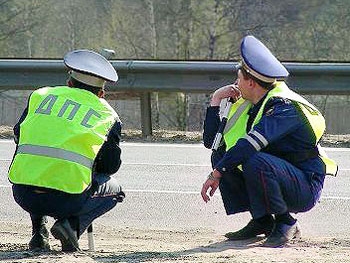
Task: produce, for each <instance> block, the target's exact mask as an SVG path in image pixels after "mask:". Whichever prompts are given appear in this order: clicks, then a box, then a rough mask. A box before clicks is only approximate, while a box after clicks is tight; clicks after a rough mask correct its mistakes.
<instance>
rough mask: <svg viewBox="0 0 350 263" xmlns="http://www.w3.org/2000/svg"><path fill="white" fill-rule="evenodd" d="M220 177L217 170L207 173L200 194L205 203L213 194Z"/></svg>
mask: <svg viewBox="0 0 350 263" xmlns="http://www.w3.org/2000/svg"><path fill="white" fill-rule="evenodd" d="M220 178H221V174H220V172H218V171H217V170H214V171H213V172H211V173H210V174H209V176H208V179H207V180H206V181H205V183H204V184H203V186H202V191H201V195H202V198H203V200H204V202H206V203H207V202H208V201H210V197H211V196H213V195H214V193H215V191H216V189H217V188H218V187H219V183H220ZM209 188H210V192H209V195H210V197H209V196H208V194H207V192H208V190H209Z"/></svg>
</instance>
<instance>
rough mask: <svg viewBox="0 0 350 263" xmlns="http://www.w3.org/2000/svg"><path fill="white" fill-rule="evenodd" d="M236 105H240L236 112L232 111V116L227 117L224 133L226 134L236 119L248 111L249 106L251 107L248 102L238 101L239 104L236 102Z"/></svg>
mask: <svg viewBox="0 0 350 263" xmlns="http://www.w3.org/2000/svg"><path fill="white" fill-rule="evenodd" d="M236 103H240V104H239V106H238V108H237V110H235V111H234V113H233V115H231V116H230V115H229V116H228V117H229V119H228V121H227V123H226V126H225V129H224V133H226V132H227V131H228V130H230V129H231V128H232V126H233V125H234V124H235V123H236V122H237V120H238V118H239V117H240V116H241V115H242V113H243V112H244V111H245V110H247V108H248V109H249V106H250V105H251V104H250V102H249V101H247V100H243V99H240V102H239V101H237V102H236ZM231 112H233V109H231Z"/></svg>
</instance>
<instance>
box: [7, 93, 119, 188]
mask: <svg viewBox="0 0 350 263" xmlns="http://www.w3.org/2000/svg"><path fill="white" fill-rule="evenodd" d="M115 121H119V118H118V115H117V113H116V112H115V111H114V110H113V108H112V107H111V106H110V105H109V104H108V103H107V102H106V101H105V100H104V99H100V98H98V97H97V96H96V95H94V94H93V93H91V92H89V91H86V90H83V89H76V88H70V87H66V86H59V87H45V88H41V89H38V90H36V91H34V92H33V93H32V94H31V96H30V99H29V103H28V114H27V116H26V118H25V119H24V121H23V122H22V123H21V125H20V138H19V142H18V147H17V151H16V155H15V157H14V160H13V162H12V164H11V166H10V169H9V180H10V181H11V182H12V183H14V184H23V185H31V186H39V187H45V188H50V189H55V190H59V191H63V192H66V193H71V194H78V193H82V192H83V191H84V190H85V189H87V188H88V187H89V185H90V184H91V179H92V178H91V176H92V169H93V164H94V160H95V157H96V155H97V153H98V151H99V150H100V148H101V146H102V144H103V142H104V141H105V139H106V135H107V134H108V132H109V130H110V129H111V127H112V126H113V124H114V123H115Z"/></svg>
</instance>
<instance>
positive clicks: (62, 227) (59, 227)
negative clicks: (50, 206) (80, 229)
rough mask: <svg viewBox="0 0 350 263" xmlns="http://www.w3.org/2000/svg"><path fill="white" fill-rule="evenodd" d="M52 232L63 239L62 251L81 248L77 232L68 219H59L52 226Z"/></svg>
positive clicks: (55, 236)
mask: <svg viewBox="0 0 350 263" xmlns="http://www.w3.org/2000/svg"><path fill="white" fill-rule="evenodd" d="M51 234H52V235H53V236H54V238H56V239H58V240H60V241H61V244H62V251H65V252H75V251H79V250H80V249H79V243H78V238H77V234H76V232H75V231H74V230H73V229H72V227H71V225H70V224H69V222H68V220H67V219H64V220H57V221H56V222H55V224H54V225H53V226H52V228H51Z"/></svg>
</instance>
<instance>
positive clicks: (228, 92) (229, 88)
mask: <svg viewBox="0 0 350 263" xmlns="http://www.w3.org/2000/svg"><path fill="white" fill-rule="evenodd" d="M240 97H241V92H240V90H239V89H238V85H237V81H236V82H235V83H234V84H230V85H226V86H223V87H221V88H219V89H217V90H216V91H215V92H214V94H213V97H212V99H211V103H210V105H211V106H219V105H220V102H221V100H222V99H225V98H233V99H234V100H237V99H239V98H240Z"/></svg>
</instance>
